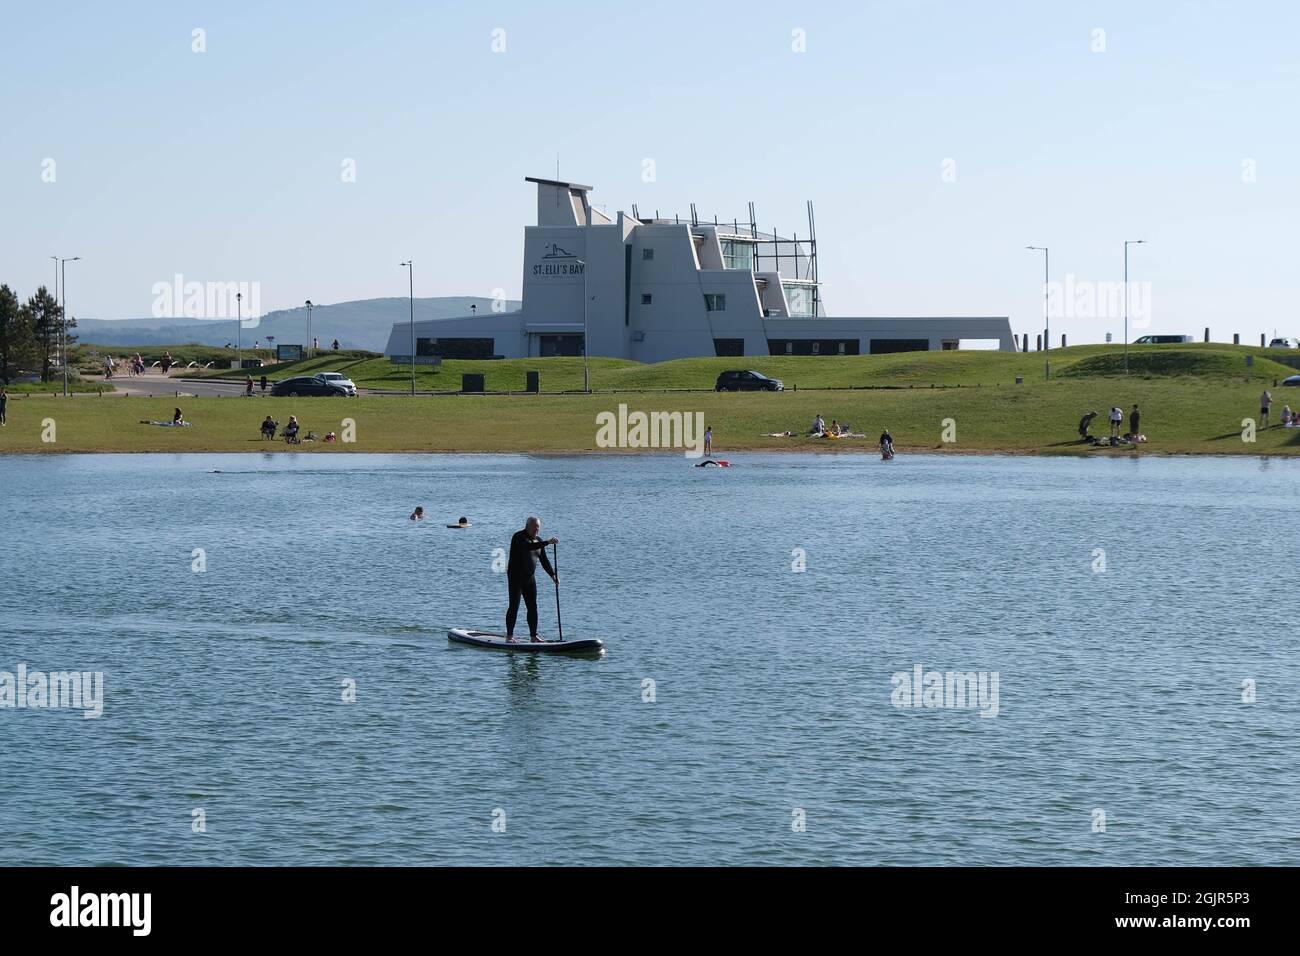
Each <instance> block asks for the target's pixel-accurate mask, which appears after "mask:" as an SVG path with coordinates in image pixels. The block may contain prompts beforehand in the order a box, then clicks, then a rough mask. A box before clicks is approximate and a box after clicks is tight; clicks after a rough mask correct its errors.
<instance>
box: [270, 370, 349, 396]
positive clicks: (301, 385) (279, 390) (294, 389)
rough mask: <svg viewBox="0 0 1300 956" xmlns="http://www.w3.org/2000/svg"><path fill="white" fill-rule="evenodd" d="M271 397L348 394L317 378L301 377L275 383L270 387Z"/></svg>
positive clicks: (344, 390)
mask: <svg viewBox="0 0 1300 956" xmlns="http://www.w3.org/2000/svg"><path fill="white" fill-rule="evenodd" d="M271 394H272V395H288V396H290V397H296V396H300V395H301V396H318V395H324V396H331V397H332V396H336V395H337V396H343V397H347V396H348V395H349V394H350V393H349V392H348V390H347V388H346V387H344V386H342V385H333V384H331V383H330V382H327V381H322V380H321V379H318V378H311V377H309V376H305V375H304V376H301V377H299V378H286V379H285V380H284V381H282V382H276V383H275V384H274V385H272V386H271Z"/></svg>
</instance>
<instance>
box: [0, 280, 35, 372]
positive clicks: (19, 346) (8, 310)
mask: <svg viewBox="0 0 1300 956" xmlns="http://www.w3.org/2000/svg"><path fill="white" fill-rule="evenodd" d="M35 358H36V335H35V333H34V332H33V330H32V325H31V322H30V320H29V319H28V317H27V314H26V311H25V310H24V309H22V308H20V307H19V305H18V296H17V295H15V294H14V291H13V290H12V289H11V288H9V286H7V285H0V384H4V385H8V384H9V381H10V379H11V378H12V377H13V375H14V373H15V372H18V371H21V370H22V369H23V368H24V367H25V366H27V365H29V364H30V363H31V362H32V361H33V360H34V359H35Z"/></svg>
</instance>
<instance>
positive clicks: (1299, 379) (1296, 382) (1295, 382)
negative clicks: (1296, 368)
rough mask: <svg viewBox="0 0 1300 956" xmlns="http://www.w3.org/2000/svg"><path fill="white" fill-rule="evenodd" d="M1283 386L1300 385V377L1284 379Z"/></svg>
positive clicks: (1293, 376) (1290, 376) (1294, 376)
mask: <svg viewBox="0 0 1300 956" xmlns="http://www.w3.org/2000/svg"><path fill="white" fill-rule="evenodd" d="M1282 384H1283V385H1300V375H1288V376H1287V377H1286V378H1284V379H1282Z"/></svg>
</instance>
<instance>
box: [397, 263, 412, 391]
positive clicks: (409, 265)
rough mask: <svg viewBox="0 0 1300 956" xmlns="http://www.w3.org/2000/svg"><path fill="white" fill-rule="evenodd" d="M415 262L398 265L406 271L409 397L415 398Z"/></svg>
mask: <svg viewBox="0 0 1300 956" xmlns="http://www.w3.org/2000/svg"><path fill="white" fill-rule="evenodd" d="M414 263H415V260H414V259H408V260H407V261H406V262H399V263H398V265H399V266H401V267H402V268H404V269H405V270H406V275H407V279H408V282H409V288H408V291H409V293H410V299H411V397H412V398H414V397H415V264H414Z"/></svg>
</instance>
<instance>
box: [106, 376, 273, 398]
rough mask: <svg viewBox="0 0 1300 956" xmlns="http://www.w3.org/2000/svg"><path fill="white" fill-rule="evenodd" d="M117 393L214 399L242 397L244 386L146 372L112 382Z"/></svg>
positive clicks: (114, 393)
mask: <svg viewBox="0 0 1300 956" xmlns="http://www.w3.org/2000/svg"><path fill="white" fill-rule="evenodd" d="M111 384H112V385H113V387H114V388H115V389H117V391H116V392H112V393H109V394H113V395H137V396H140V397H148V396H151V395H152V396H153V397H154V398H167V397H170V396H174V395H176V394H177V392H179V393H180V394H179V397H180V398H189V397H195V398H213V397H217V396H227V395H242V394H243V393H244V386H243V385H240V384H239V383H238V382H218V381H205V380H203V379H195V378H187V379H182V378H177V377H176V376H173V375H161V374H158V373H156V372H146V373H145V374H144V375H137V376H135V377H134V378H132V377H130V376H127V375H120V376H117V377H115V378H114V379H113V380H112V383H111ZM253 394H254V395H260V394H262V390H261V389H260V388H256V387H254V389H253Z"/></svg>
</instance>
